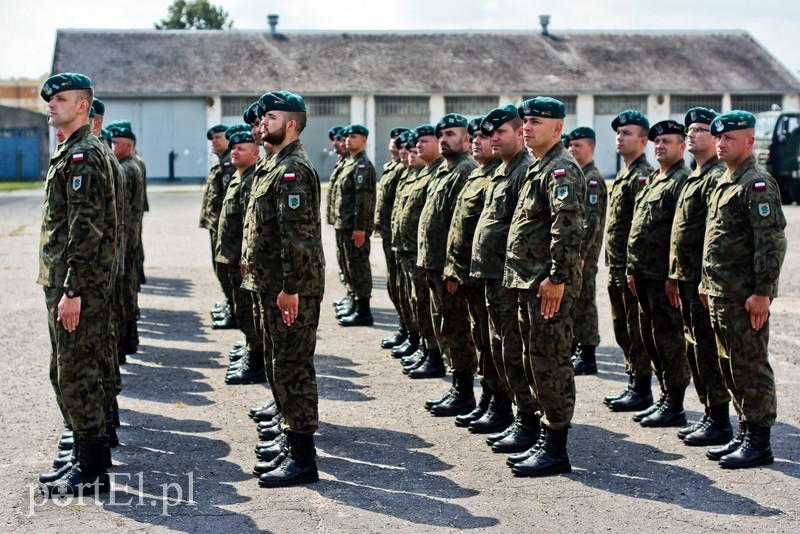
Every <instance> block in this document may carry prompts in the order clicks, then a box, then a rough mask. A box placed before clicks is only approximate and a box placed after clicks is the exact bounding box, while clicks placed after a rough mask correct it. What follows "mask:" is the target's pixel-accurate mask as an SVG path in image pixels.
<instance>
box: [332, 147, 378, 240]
mask: <svg viewBox="0 0 800 534" xmlns="http://www.w3.org/2000/svg"><path fill="white" fill-rule="evenodd" d="M336 183H337V192H338V199H337V204H336V211H334V213H333V215H334V217H335V223H334V225H333V227H334V228H336V229H337V230H364V231H366V232H367V234H371V233H372V230H373V229H374V226H375V167H373V166H372V162H371V161H370V160H369V159H367V153H366V152H363V151H362V152H359V153H358V154H356V155H355V156H353V157H351V158H350V159H349V160H348V164H347V166H346V167H344V168H343V169H342V171H341V172H340V173H339V177H338V178H337V180H336Z"/></svg>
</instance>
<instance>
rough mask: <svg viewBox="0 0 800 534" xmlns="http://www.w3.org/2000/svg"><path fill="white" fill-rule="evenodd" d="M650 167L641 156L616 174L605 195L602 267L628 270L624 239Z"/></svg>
mask: <svg viewBox="0 0 800 534" xmlns="http://www.w3.org/2000/svg"><path fill="white" fill-rule="evenodd" d="M653 170H654V169H653V166H652V165H650V162H648V161H647V157H645V155H644V154H642V155H641V156H639V157H638V158H636V159H635V160H634V161H633V162H631V165H630V167H624V168H622V169H620V171H619V172H618V173H617V177H616V178H614V183H613V184H611V192H610V193H609V194H608V226H607V227H606V265H608V266H609V267H611V268H615V267H616V268H621V269H625V268H627V266H628V235H629V234H630V233H631V221H632V220H633V206H634V204H635V202H636V195H638V194H639V190H640V189H641V188H642V187H644V185H645V184H646V183H647V177H648V176H650V174H651V173H652V172H653Z"/></svg>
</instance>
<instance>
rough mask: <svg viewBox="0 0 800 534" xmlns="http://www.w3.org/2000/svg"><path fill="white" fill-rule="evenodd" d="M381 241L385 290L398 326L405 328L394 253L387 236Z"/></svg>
mask: <svg viewBox="0 0 800 534" xmlns="http://www.w3.org/2000/svg"><path fill="white" fill-rule="evenodd" d="M387 234H388V232H387ZM381 243H382V244H383V256H384V258H385V259H386V291H387V292H388V293H389V300H391V301H392V304H394V309H395V311H397V318H398V320H399V321H400V328H402V329H403V330H407V328H408V327H407V326H406V323H405V318H404V317H403V312H402V311H401V308H402V306H401V305H400V294H399V284H398V282H397V278H398V272H397V258H395V253H394V251H393V250H392V240H391V238H389V237H384V238H382V239H381Z"/></svg>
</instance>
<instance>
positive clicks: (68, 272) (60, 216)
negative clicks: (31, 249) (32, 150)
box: [37, 124, 117, 295]
mask: <svg viewBox="0 0 800 534" xmlns="http://www.w3.org/2000/svg"><path fill="white" fill-rule="evenodd" d="M101 143H102V141H100V140H99V139H98V138H97V137H95V136H94V135H93V134H92V131H91V129H90V127H89V125H88V124H87V125H84V126H81V127H80V128H78V129H77V130H76V131H75V132H73V133H72V135H71V136H69V139H67V140H66V141H64V142H63V143H62V144H61V145H60V146H59V147H58V149H56V152H55V154H53V157H52V158H51V159H50V170H49V171H48V173H47V183H46V184H45V197H44V208H43V212H42V232H41V241H40V249H39V277H38V279H37V283H38V284H40V285H42V286H45V287H53V288H56V287H63V288H65V289H66V288H68V287H72V288H74V289H76V290H78V291H83V290H87V289H88V290H94V291H98V292H100V293H102V294H105V295H108V294H110V292H111V288H112V285H113V283H114V269H115V267H116V265H115V263H114V262H115V258H116V237H117V236H116V232H117V207H116V200H115V198H114V195H115V191H114V178H113V176H112V173H113V167H114V166H113V164H112V162H111V161H110V160H109V158H108V152H107V151H106V150H105V149H103V147H102V146H101Z"/></svg>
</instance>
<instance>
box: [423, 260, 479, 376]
mask: <svg viewBox="0 0 800 534" xmlns="http://www.w3.org/2000/svg"><path fill="white" fill-rule="evenodd" d="M417 263H419V260H417ZM426 274H427V276H428V287H430V292H431V296H430V299H431V320H432V322H433V328H434V332H435V333H436V338H437V339H438V340H439V346H440V348H441V349H442V354H443V355H445V357H446V358H447V362H448V365H449V366H450V368H451V369H452V370H453V372H465V373H469V374H470V375H473V374H475V371H476V370H477V368H478V360H477V355H476V353H475V343H474V342H473V340H472V334H471V328H470V323H469V312H468V311H467V299H466V298H464V293H463V292H462V291H456V292H455V293H454V294H450V292H448V291H447V282H445V280H444V277H443V276H442V272H441V271H433V270H430V269H426Z"/></svg>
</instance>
